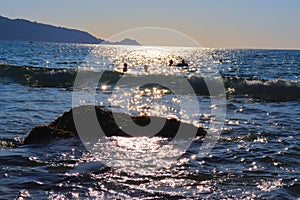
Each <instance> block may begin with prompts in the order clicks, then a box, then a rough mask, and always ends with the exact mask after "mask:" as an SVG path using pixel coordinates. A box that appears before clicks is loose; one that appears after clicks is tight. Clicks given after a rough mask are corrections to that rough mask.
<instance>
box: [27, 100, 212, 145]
mask: <svg viewBox="0 0 300 200" xmlns="http://www.w3.org/2000/svg"><path fill="white" fill-rule="evenodd" d="M95 111H96V115H97V119H98V122H99V124H100V126H101V128H102V130H103V132H104V133H105V135H106V136H108V137H111V136H123V137H131V136H130V135H128V134H127V133H125V132H124V131H123V130H122V129H121V128H120V127H119V126H118V125H117V124H116V122H115V120H114V118H113V115H112V113H111V111H108V110H104V109H103V108H102V107H99V106H92V105H91V106H80V107H76V108H72V109H71V110H69V111H67V112H65V113H64V114H63V115H62V116H60V117H58V118H57V119H56V120H54V121H53V122H51V123H50V124H49V125H45V126H36V127H34V128H33V129H32V130H31V131H30V133H29V135H28V136H27V137H26V138H25V140H24V144H36V143H41V142H47V141H50V140H51V139H53V138H70V137H76V136H78V133H77V130H76V127H75V124H74V119H73V113H74V112H76V115H80V116H81V117H83V118H84V119H87V121H89V120H88V119H89V118H90V117H91V116H93V115H92V114H93V113H94V112H95ZM122 115H124V120H125V119H126V118H125V115H126V114H121V116H122ZM154 118H155V117H154ZM156 118H157V117H156ZM131 119H132V120H133V121H134V122H135V123H136V124H138V125H140V126H146V125H147V124H149V123H150V120H151V119H153V117H151V119H150V117H147V116H138V117H131ZM157 119H163V118H157ZM164 120H166V122H165V124H164V127H163V128H162V129H161V130H160V131H159V132H158V133H157V134H156V135H155V136H159V137H168V138H172V137H174V136H175V135H176V134H177V132H178V129H179V126H184V127H186V128H192V129H195V127H194V126H193V125H191V124H185V123H181V122H180V121H179V120H177V119H164ZM122 124H124V126H126V120H125V121H123V122H122ZM185 130H189V129H185ZM187 134H188V133H187ZM205 135H206V131H205V130H204V129H203V128H201V127H198V128H197V136H205ZM141 136H142V135H141Z"/></svg>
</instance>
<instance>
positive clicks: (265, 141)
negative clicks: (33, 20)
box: [0, 41, 300, 199]
mask: <svg viewBox="0 0 300 200" xmlns="http://www.w3.org/2000/svg"><path fill="white" fill-rule="evenodd" d="M171 59H172V60H173V62H174V65H173V66H169V60H171ZM183 59H184V62H185V63H187V64H188V65H182V64H180V63H182V60H183ZM124 63H127V64H128V71H127V72H125V73H124V72H123V64H124ZM79 74H84V76H83V77H85V78H86V77H91V76H94V75H96V76H97V77H98V76H99V79H96V80H97V81H96V84H95V85H94V86H93V84H89V83H91V82H90V81H91V79H88V78H87V79H83V80H79V81H78V77H80V76H79ZM91 74H92V75H91ZM128 77H129V78H130V79H126V78H128ZM147 77H151V81H150V79H149V78H147ZM92 80H94V79H92ZM121 80H123V81H121ZM177 80H180V81H177ZM76 81H77V82H78V84H79V85H77V87H76V88H75V87H74V83H75V82H76ZM162 83H164V85H162ZM190 86H191V87H190ZM191 88H192V90H189V89H191ZM188 90H189V91H192V92H186V91H188ZM75 97H76V98H75ZM192 99H196V103H195V101H191V100H192ZM191 102H194V103H191ZM80 105H98V106H102V107H103V108H104V109H107V110H112V111H113V112H116V113H117V112H121V113H123V112H124V113H128V114H130V115H147V116H159V117H163V118H170V117H175V118H177V119H179V120H181V121H183V122H185V123H190V124H192V125H193V126H201V127H203V128H204V129H205V130H207V133H208V135H207V136H206V137H208V138H209V137H213V138H214V140H213V141H214V142H213V143H209V144H210V146H209V148H208V150H207V151H206V153H204V154H203V151H204V150H203V148H201V147H202V146H203V145H204V143H205V140H206V139H207V138H206V137H204V138H203V137H194V138H186V139H185V141H183V142H187V141H188V140H190V141H188V142H190V145H189V146H188V148H187V149H186V150H185V151H184V152H183V153H182V154H180V155H179V156H177V157H176V158H175V159H173V160H172V161H170V165H167V164H166V165H165V163H166V162H169V161H168V159H169V158H170V156H169V155H170V154H172V152H170V151H174V149H173V150H172V149H171V150H170V151H167V150H166V151H160V148H162V146H165V145H174V144H176V142H178V141H174V142H173V143H172V144H171V143H170V139H165V138H156V137H132V138H122V137H113V138H111V139H108V140H103V141H102V140H99V141H100V151H101V152H104V153H103V154H101V152H98V153H100V154H97V155H98V156H95V152H91V151H89V150H88V149H87V148H86V145H85V144H84V141H82V140H81V139H80V137H74V138H53V139H49V142H47V143H44V142H43V143H42V142H41V143H37V144H27V145H24V144H23V141H24V138H25V137H26V136H27V135H28V133H29V131H30V130H31V129H32V128H33V127H35V126H38V125H47V124H49V123H50V122H52V121H53V120H55V119H56V118H57V117H59V116H61V115H62V114H63V113H64V112H66V111H68V110H70V109H71V108H73V107H76V106H80ZM0 110H1V112H0V177H1V178H0V199H299V198H300V167H299V166H300V134H299V133H300V50H272V49H267V50H266V49H214V48H200V47H199V48H196V47H164V46H160V47H156V46H117V45H90V44H89V45H88V44H67V43H39V42H14V41H0ZM216 124H217V125H216ZM128 134H130V133H128ZM41 137H42V136H41ZM181 142H182V141H181ZM169 143H170V144H169ZM178 143H180V141H179V142H178ZM115 146H118V147H121V148H122V149H123V153H119V152H118V151H117V150H116V149H117V148H115ZM179 146H180V145H179ZM119 149H120V148H119ZM153 149H155V152H156V153H157V152H159V154H151V153H149V152H152V151H154V150H153ZM97 151H99V148H98V149H97ZM124 152H125V154H124ZM145 155H147V156H148V158H149V157H151V159H152V160H151V167H150V168H149V166H150V164H149V163H150V162H148V163H147V165H146V164H145V163H144V162H147V160H146V161H145V160H143V159H144V156H145ZM149 155H150V156H149ZM140 160H143V162H142V164H141V162H139V161H140ZM112 161H114V162H112ZM116 161H118V162H116ZM164 161H166V162H164ZM148 165H149V166H148ZM147 166H148V167H147Z"/></svg>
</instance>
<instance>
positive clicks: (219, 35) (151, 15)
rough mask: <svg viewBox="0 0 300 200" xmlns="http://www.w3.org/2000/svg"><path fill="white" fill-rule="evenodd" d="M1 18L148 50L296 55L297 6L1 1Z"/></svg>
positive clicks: (285, 2)
mask: <svg viewBox="0 0 300 200" xmlns="http://www.w3.org/2000/svg"><path fill="white" fill-rule="evenodd" d="M0 15H2V16H5V17H9V18H24V19H28V20H31V21H38V22H41V23H47V24H52V25H56V26H63V27H68V28H75V29H80V30H84V31H87V32H89V33H91V34H92V35H94V36H96V37H98V38H101V39H112V40H113V39H114V38H115V36H114V35H119V36H120V35H121V36H124V37H125V36H126V37H135V38H133V39H137V40H138V41H139V42H140V43H142V44H149V45H151V42H153V44H154V45H157V44H162V45H164V44H166V45H168V44H169V43H170V44H175V43H177V44H180V43H187V41H188V40H191V39H190V38H192V39H193V40H195V41H196V42H197V44H200V45H201V46H203V47H212V48H280V49H281V48H283V49H300V1H299V0H248V1H246V0H149V1H146V0H51V1H41V0H26V1H22V0H1V1H0ZM142 27H159V28H158V29H155V30H156V32H155V31H154V32H155V33H154V32H153V30H152V29H149V28H146V29H144V31H140V30H141V28H142ZM137 28H138V29H137ZM132 29H134V30H132ZM170 29H172V30H175V32H174V31H170ZM136 30H138V31H136ZM147 30H149V31H147ZM160 30H161V35H160V33H159V31H160ZM0 31H1V30H0ZM151 31H152V32H151ZM157 31H158V32H157ZM120 33H121V34H120ZM152 40H153V41H152Z"/></svg>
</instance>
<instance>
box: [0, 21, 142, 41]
mask: <svg viewBox="0 0 300 200" xmlns="http://www.w3.org/2000/svg"><path fill="white" fill-rule="evenodd" d="M0 40H13V41H30V42H33V41H34V42H62V43H85V44H99V43H103V42H104V43H103V44H118V45H122V44H126V45H140V44H139V43H138V42H137V41H135V40H131V39H124V40H122V41H120V42H116V43H112V42H109V41H104V40H103V39H99V38H96V37H94V36H93V35H91V34H89V33H88V32H85V31H80V30H75V29H69V28H64V27H57V26H53V25H47V24H42V23H38V22H31V21H28V20H25V19H9V18H6V17H3V16H0Z"/></svg>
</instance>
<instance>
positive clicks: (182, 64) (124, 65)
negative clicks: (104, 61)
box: [123, 59, 189, 73]
mask: <svg viewBox="0 0 300 200" xmlns="http://www.w3.org/2000/svg"><path fill="white" fill-rule="evenodd" d="M145 66H146V68H145ZM145 66H144V68H145V71H146V72H147V71H148V66H147V65H145ZM169 66H174V61H173V60H172V59H171V60H169ZM175 66H177V67H184V66H189V65H188V64H187V63H186V62H185V60H184V59H182V60H181V62H180V63H177V64H176V65H175ZM127 70H128V64H127V63H124V64H123V72H124V73H125V72H127Z"/></svg>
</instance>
